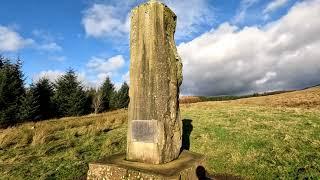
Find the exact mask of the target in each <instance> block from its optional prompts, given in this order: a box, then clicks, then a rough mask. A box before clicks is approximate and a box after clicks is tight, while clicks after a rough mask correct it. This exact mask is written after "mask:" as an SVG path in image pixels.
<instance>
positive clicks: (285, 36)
mask: <svg viewBox="0 0 320 180" xmlns="http://www.w3.org/2000/svg"><path fill="white" fill-rule="evenodd" d="M144 2H146V1H143V0H68V1H66V0H55V1H52V0H28V1H21V0H3V1H2V2H1V6H0V54H2V55H3V56H5V57H10V58H13V59H15V58H16V57H20V58H21V59H22V60H23V72H24V75H25V78H26V81H25V82H26V85H28V84H30V83H32V82H36V81H37V80H38V79H39V78H42V77H47V78H49V79H50V80H52V81H53V82H54V81H55V80H56V79H57V78H58V77H59V76H61V75H62V74H63V73H64V72H65V71H66V70H68V69H69V68H72V69H74V70H76V72H77V75H78V78H79V80H80V81H82V83H83V86H86V87H98V86H99V85H101V83H102V82H103V80H104V79H105V78H106V77H108V76H109V77H110V78H111V79H112V81H113V82H114V83H115V85H116V87H120V85H121V84H122V83H123V82H124V81H127V82H128V83H130V79H129V65H130V52H129V48H130V47H129V33H130V11H131V9H132V8H133V7H135V6H137V5H139V4H141V3H144ZM162 2H163V3H165V4H166V5H168V6H169V7H170V8H171V9H172V10H173V11H174V12H175V13H176V14H177V16H178V21H177V30H176V34H175V39H176V44H177V48H178V53H179V55H180V56H181V58H182V62H183V76H184V80H183V84H182V86H181V93H182V94H183V95H203V96H216V95H240V94H250V93H254V92H266V91H275V90H290V89H301V88H305V87H308V86H313V85H316V84H320V51H319V49H320V35H319V34H320V0H188V1H186V0H162Z"/></svg>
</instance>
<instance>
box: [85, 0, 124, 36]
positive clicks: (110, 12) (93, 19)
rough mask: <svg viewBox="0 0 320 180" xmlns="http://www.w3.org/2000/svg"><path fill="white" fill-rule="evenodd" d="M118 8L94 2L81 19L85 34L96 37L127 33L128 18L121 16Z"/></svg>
mask: <svg viewBox="0 0 320 180" xmlns="http://www.w3.org/2000/svg"><path fill="white" fill-rule="evenodd" d="M120 10H121V9H118V8H116V7H114V6H111V5H104V4H94V5H93V6H92V7H90V8H89V9H87V10H86V11H85V13H84V17H83V19H82V24H83V25H84V28H85V31H86V34H87V35H88V36H92V37H96V38H99V37H105V36H121V35H124V34H127V33H128V30H129V27H128V24H129V23H128V21H129V18H125V17H123V16H121V15H122V14H121V13H120V12H119V11H120Z"/></svg>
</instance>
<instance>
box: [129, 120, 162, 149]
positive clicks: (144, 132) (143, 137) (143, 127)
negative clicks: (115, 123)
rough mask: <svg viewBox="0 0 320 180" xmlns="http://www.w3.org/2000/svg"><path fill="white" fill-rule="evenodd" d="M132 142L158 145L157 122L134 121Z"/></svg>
mask: <svg viewBox="0 0 320 180" xmlns="http://www.w3.org/2000/svg"><path fill="white" fill-rule="evenodd" d="M131 132H132V140H133V141H134V142H146V143H156V141H157V140H156V137H157V121H156V120H134V121H132V131H131Z"/></svg>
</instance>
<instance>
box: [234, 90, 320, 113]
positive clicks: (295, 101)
mask: <svg viewBox="0 0 320 180" xmlns="http://www.w3.org/2000/svg"><path fill="white" fill-rule="evenodd" d="M233 102H234V103H239V104H248V105H259V106H272V107H292V108H295V107H299V108H307V109H320V87H314V88H309V89H305V90H301V91H293V92H288V93H283V94H277V95H271V96H263V97H253V98H247V99H239V100H236V101H233Z"/></svg>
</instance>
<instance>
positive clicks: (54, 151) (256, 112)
mask: <svg viewBox="0 0 320 180" xmlns="http://www.w3.org/2000/svg"><path fill="white" fill-rule="evenodd" d="M294 93H297V92H294ZM313 93H314V92H313ZM306 94H307V93H306ZM318 95H319V97H320V93H318ZM299 96H301V94H299ZM280 97H286V98H284V99H285V100H286V102H285V105H283V104H282V103H281V101H280V100H279V98H280ZM288 97H291V95H290V94H289V95H288V94H284V95H277V96H275V97H274V98H273V97H260V98H258V99H248V100H238V101H223V102H202V103H195V104H184V105H182V106H181V114H182V119H190V120H192V125H193V130H192V132H191V136H190V142H191V148H190V150H191V151H194V152H198V153H201V154H205V155H206V158H207V163H206V169H207V170H208V171H209V172H210V173H212V174H216V173H217V174H231V175H235V176H241V177H246V178H249V179H304V178H309V179H319V178H320V110H318V108H317V107H318V106H317V105H319V103H318V102H319V101H318V100H314V101H312V103H313V104H315V107H316V108H312V107H313V106H312V105H311V103H310V102H309V101H308V102H307V105H303V103H299V104H301V106H297V105H296V104H294V106H293V107H292V106H291V105H290V102H287V99H288ZM292 97H294V94H293V95H292ZM312 97H313V96H312ZM261 98H268V99H267V100H268V102H270V103H265V104H263V103H257V102H265V100H264V99H261ZM272 99H276V101H275V104H272V101H271V100H272ZM319 100H320V99H319ZM291 104H292V103H291ZM310 107H311V108H310ZM126 113H127V112H126V111H125V110H120V111H115V112H110V113H105V114H100V115H96V116H95V115H92V116H84V117H74V118H64V119H58V120H50V121H44V122H39V123H25V124H22V125H19V126H16V127H13V128H9V129H4V130H0V179H82V178H85V176H86V172H87V170H88V163H89V162H92V161H94V160H97V159H100V158H101V157H103V156H108V155H111V154H114V153H119V152H125V148H126V130H127V125H126V121H127V114H126Z"/></svg>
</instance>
